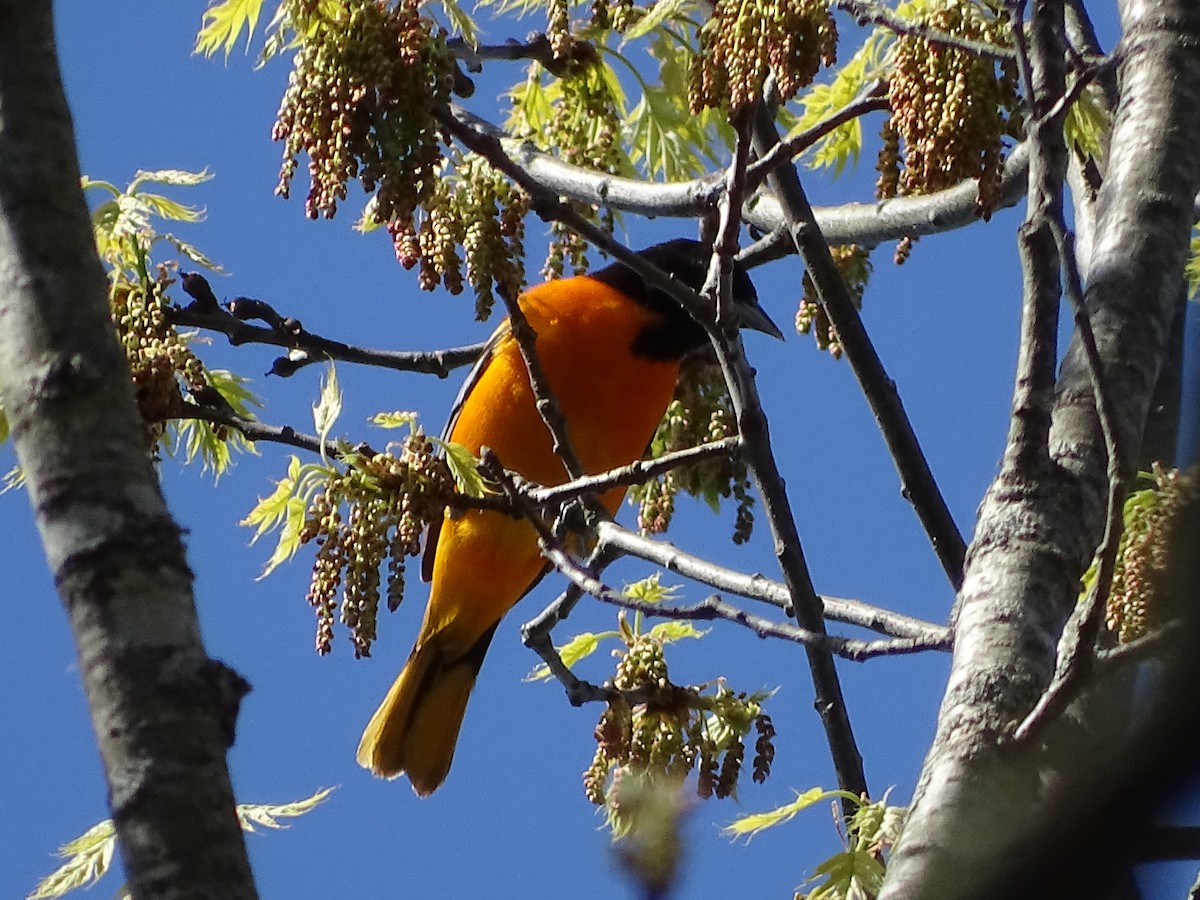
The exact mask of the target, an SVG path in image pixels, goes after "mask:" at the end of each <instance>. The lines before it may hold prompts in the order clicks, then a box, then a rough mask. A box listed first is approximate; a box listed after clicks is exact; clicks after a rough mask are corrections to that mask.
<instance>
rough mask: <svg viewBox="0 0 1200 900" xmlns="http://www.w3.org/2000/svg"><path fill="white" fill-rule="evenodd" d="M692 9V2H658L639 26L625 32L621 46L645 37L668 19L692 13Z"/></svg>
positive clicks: (661, 0)
mask: <svg viewBox="0 0 1200 900" xmlns="http://www.w3.org/2000/svg"><path fill="white" fill-rule="evenodd" d="M692 7H693V2H692V0H658V2H657V3H655V4H654V5H653V6H652V7H650V11H649V12H648V13H646V15H644V16H642V18H641V19H640V20H639V21H638V22H637V24H635V25H634V26H633V27H632V28H630V29H629V30H628V31H626V32H625V38H624V40H622V41H621V45H622V46H624V45H625V44H628V43H629V42H630V41H634V40H637V39H638V38H640V37H645V36H646V35H648V34H649V33H650V32H652V31H653V30H654V29H655V28H657V27H658V26H659V25H662V24H663V23H664V22H666V21H667V19H670V18H672V17H673V16H676V15H682V14H684V13H686V12H688V11H690V10H691V8H692Z"/></svg>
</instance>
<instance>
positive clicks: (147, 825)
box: [0, 0, 256, 900]
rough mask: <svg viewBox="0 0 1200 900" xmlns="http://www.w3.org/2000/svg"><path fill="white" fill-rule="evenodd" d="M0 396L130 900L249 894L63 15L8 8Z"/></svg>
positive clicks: (234, 685)
mask: <svg viewBox="0 0 1200 900" xmlns="http://www.w3.org/2000/svg"><path fill="white" fill-rule="evenodd" d="M0 22H2V23H3V27H0V320H2V321H3V323H4V325H3V327H2V328H0V385H2V386H3V406H4V411H5V414H6V415H7V417H8V419H9V422H10V423H11V425H12V435H13V440H14V444H15V446H16V451H17V456H18V459H19V461H20V465H21V468H22V471H23V472H24V474H25V483H26V487H27V489H28V493H29V498H30V501H31V503H32V504H33V508H34V513H35V517H36V519H37V524H38V528H39V530H40V532H41V535H42V541H43V544H44V546H45V550H46V557H47V560H48V562H49V565H50V569H51V571H52V573H53V575H54V582H55V585H56V587H57V589H58V592H59V594H60V596H61V598H62V602H63V607H64V610H65V612H66V614H67V617H68V619H69V621H70V625H71V631H72V634H73V636H74V639H75V645H76V650H77V652H78V655H79V672H80V675H81V677H82V681H83V688H84V691H85V692H86V694H87V698H88V706H89V708H90V711H91V715H92V726H93V729H94V731H95V734H96V740H97V744H98V745H99V749H100V755H101V758H102V761H103V765H104V773H105V778H106V780H107V784H108V797H109V805H110V807H111V810H112V818H113V823H114V825H115V827H116V833H117V836H118V846H119V848H120V853H121V858H122V860H123V863H124V868H125V873H126V876H127V878H128V880H129V887H130V892H131V894H132V895H133V896H136V897H167V896H180V895H181V894H188V895H191V896H209V897H226V898H231V900H241V898H253V897H255V896H256V892H255V888H254V881H253V877H252V874H251V871H250V864H249V861H248V860H247V857H246V849H245V844H244V842H243V838H242V832H241V829H240V828H239V826H238V821H237V817H236V815H235V814H234V795H233V788H232V786H231V785H230V781H229V771H228V768H227V765H226V759H225V753H226V751H227V750H228V748H229V746H230V745H231V744H232V742H233V738H234V725H235V722H236V719H237V713H238V707H239V703H240V700H241V698H242V696H243V695H244V694H245V693H246V691H248V690H249V685H248V684H247V683H246V682H245V681H244V680H243V679H242V678H241V677H240V676H239V675H238V674H237V673H236V672H234V671H233V670H232V669H229V668H227V667H226V666H224V665H222V664H221V663H219V662H217V661H216V660H213V659H211V658H209V656H208V655H207V654H206V652H205V650H204V646H203V643H202V641H201V638H200V629H199V625H198V623H197V620H196V610H195V605H194V598H193V594H192V573H191V571H190V570H189V569H188V565H187V560H186V556H185V552H184V548H183V544H182V541H181V539H180V528H179V526H178V525H177V524H176V523H175V521H174V520H173V519H172V518H171V515H170V513H169V512H168V510H167V507H166V504H165V501H164V500H163V497H162V493H161V491H160V489H159V484H158V479H157V475H156V473H155V471H154V469H153V466H152V465H151V463H150V459H149V454H148V452H147V448H146V447H145V445H144V440H145V438H144V434H145V432H144V427H143V424H142V422H141V419H140V417H139V416H138V412H137V408H136V405H135V402H134V397H133V388H132V383H131V379H130V374H129V368H128V366H127V365H126V363H125V359H124V356H123V353H122V351H121V348H120V347H119V345H118V343H117V340H116V335H115V333H114V331H113V327H112V323H111V321H110V318H109V308H108V302H107V284H106V279H105V277H104V273H103V271H102V269H101V266H100V261H99V259H98V257H97V255H96V245H95V242H94V238H93V234H92V227H91V220H90V216H89V214H88V209H87V205H86V203H85V202H84V199H83V196H82V192H81V191H80V187H79V185H80V174H79V164H78V161H77V159H76V155H75V135H74V131H73V127H72V124H71V115H70V112H69V110H68V107H67V101H66V97H65V96H64V94H63V88H62V81H61V76H60V74H59V69H58V65H57V60H56V58H55V39H54V31H53V19H52V10H51V4H50V3H48V2H32V3H31V2H25V0H0Z"/></svg>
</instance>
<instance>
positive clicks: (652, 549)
mask: <svg viewBox="0 0 1200 900" xmlns="http://www.w3.org/2000/svg"><path fill="white" fill-rule="evenodd" d="M596 533H597V537H598V540H599V543H598V544H597V549H606V550H610V551H620V552H621V553H625V554H628V555H629V556H635V557H637V558H639V559H643V560H645V561H646V562H650V563H654V564H655V565H657V566H661V567H662V568H664V569H666V570H667V571H669V572H675V573H676V574H678V575H682V576H683V577H685V578H690V579H691V580H693V581H698V582H700V583H701V584H706V585H708V586H709V587H711V588H715V589H716V590H719V591H724V592H726V593H729V594H737V595H738V596H741V597H746V598H748V599H750V600H756V601H759V602H762V603H768V604H770V605H772V606H775V607H777V608H778V609H781V610H783V611H784V613H786V614H787V615H789V616H790V615H792V601H791V596H790V595H789V594H788V589H787V586H786V585H784V584H783V583H781V582H778V581H773V580H771V579H769V578H766V577H765V576H763V575H759V574H753V575H748V574H746V573H744V572H738V571H736V570H734V569H729V568H726V567H725V566H718V565H716V564H715V563H712V562H709V561H708V560H706V559H704V558H702V557H699V556H695V555H693V554H691V553H687V552H685V551H683V550H680V549H679V548H678V547H676V546H675V545H674V544H670V543H668V542H667V541H659V540H652V539H651V538H647V537H642V536H641V535H639V534H635V533H633V532H632V531H629V530H628V529H626V528H623V527H621V526H620V525H618V524H617V523H616V522H611V521H604V522H600V523H599V524H598V525H597V528H596ZM819 599H820V601H821V605H822V607H823V610H824V615H825V618H826V619H829V620H832V621H835V622H842V623H844V624H847V625H855V626H858V627H859V628H866V629H868V630H870V631H875V632H877V633H879V634H883V635H887V636H888V637H894V638H917V639H920V640H923V641H927V642H931V643H938V642H944V643H945V645H946V647H949V643H950V629H948V628H947V627H946V626H944V625H937V624H935V623H933V622H926V621H924V620H922V619H915V618H913V617H911V616H906V615H903V614H901V613H897V612H893V611H891V610H888V609H883V608H881V607H878V606H875V605H873V604H870V603H864V602H862V601H861V600H849V599H845V598H843V597H830V596H826V595H824V594H822V595H819Z"/></svg>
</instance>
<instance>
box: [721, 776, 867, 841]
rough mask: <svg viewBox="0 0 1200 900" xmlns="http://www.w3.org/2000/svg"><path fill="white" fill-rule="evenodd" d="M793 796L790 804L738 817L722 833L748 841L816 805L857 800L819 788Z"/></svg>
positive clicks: (843, 792)
mask: <svg viewBox="0 0 1200 900" xmlns="http://www.w3.org/2000/svg"><path fill="white" fill-rule="evenodd" d="M795 794H796V799H795V800H793V801H792V802H791V803H785V804H783V805H782V806H777V807H775V809H771V810H768V811H767V812H761V813H750V814H749V815H745V816H739V817H738V818H736V819H734V820H733V821H732V822H730V823H729V824H728V825H726V826H725V828H724V829H722V831H723V833H724V834H725V835H727V836H728V837H733V838H739V837H744V838H745V839H746V840H747V841H749V840H752V839H753V838H754V836H755V835H757V834H760V833H761V832H763V831H766V830H767V829H768V828H774V827H775V826H777V825H782V824H784V823H785V822H790V821H791V820H792V819H794V818H795V817H796V816H797V815H799V814H800V813H802V812H803V811H804V810H806V809H808V808H809V807H810V806H814V805H815V804H817V803H822V802H825V801H828V800H836V799H846V800H851V801H857V800H858V798H857V797H855V796H854V795H853V794H848V793H846V792H845V791H826V790H823V789H822V788H819V787H814V788H809V789H808V790H807V791H805V792H804V793H803V794H802V793H800V792H799V791H796V792H795Z"/></svg>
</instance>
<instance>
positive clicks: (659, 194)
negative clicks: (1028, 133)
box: [450, 105, 1028, 247]
mask: <svg viewBox="0 0 1200 900" xmlns="http://www.w3.org/2000/svg"><path fill="white" fill-rule="evenodd" d="M450 118H451V119H452V120H453V121H454V122H456V123H457V124H458V128H452V129H451V131H452V132H453V133H455V134H456V136H458V137H459V139H460V140H462V141H463V143H464V144H465V145H466V146H467V147H468V148H471V142H472V140H476V141H478V140H479V139H482V138H485V137H487V138H491V139H492V140H494V141H495V142H496V146H495V148H494V149H489V150H487V151H486V152H483V153H482V155H484V156H485V158H487V159H488V160H489V161H490V162H492V163H493V165H495V166H496V168H499V169H500V170H501V171H503V172H505V174H507V175H509V177H511V178H513V180H514V181H516V182H517V183H518V184H523V182H522V178H521V177H518V176H517V175H516V174H515V171H519V172H520V173H522V175H523V176H524V178H525V179H526V180H527V181H532V182H533V183H535V184H538V185H540V186H542V187H543V189H544V190H545V191H546V192H547V193H549V194H551V195H553V196H555V197H560V196H561V197H565V198H567V199H570V200H577V201H579V202H581V203H590V204H592V205H595V206H601V207H607V208H609V209H614V210H620V211H622V212H628V213H632V214H634V215H642V216H647V217H649V218H656V217H657V218H665V217H674V218H695V217H698V216H702V215H704V214H705V213H706V212H707V211H711V210H712V209H713V208H714V207H715V205H716V203H717V200H718V198H719V196H720V194H721V190H722V187H721V175H720V174H719V173H713V174H711V175H706V176H704V177H702V178H698V179H694V180H692V181H684V182H666V183H651V182H647V181H644V180H641V179H636V178H622V177H620V176H617V175H608V174H606V173H603V172H596V171H593V170H590V169H583V168H580V167H579V166H573V165H571V164H569V163H565V162H562V161H561V160H559V159H557V158H556V157H554V156H551V155H550V154H548V153H543V152H542V151H540V150H538V149H537V148H536V147H534V146H533V144H531V143H529V142H528V141H518V140H515V139H513V138H511V137H509V136H508V135H507V133H505V132H504V131H503V130H502V129H500V128H497V127H496V126H494V125H491V124H490V123H488V122H486V121H485V120H483V119H481V118H479V117H478V116H475V115H473V114H472V113H469V112H467V111H466V110H464V109H462V108H461V107H458V106H454V105H452V106H451V108H450ZM461 129H467V130H469V131H470V132H472V133H473V135H474V138H472V137H471V136H470V135H466V134H465V133H464V132H463V131H462V130H461ZM472 149H473V148H472ZM498 156H503V157H504V159H505V160H506V164H507V167H506V166H501V165H496V157H498ZM1027 166H1028V151H1027V149H1026V147H1025V145H1024V144H1021V145H1019V146H1017V147H1016V148H1014V149H1013V152H1012V153H1011V154H1009V157H1008V160H1007V161H1006V162H1005V166H1004V174H1003V176H1002V178H1001V182H1000V187H999V189H998V190H997V194H996V196H997V200H996V208H997V209H1003V208H1005V207H1008V206H1012V205H1013V204H1014V203H1016V202H1017V200H1019V199H1020V197H1021V196H1022V194H1023V193H1024V191H1025V176H1026V174H1027V171H1028V169H1027ZM514 170H515V171H514ZM978 197H979V187H978V185H977V184H976V183H975V181H974V180H973V179H967V180H966V181H964V182H962V183H961V184H959V185H957V186H955V187H952V188H947V189H946V190H943V191H938V192H936V193H933V194H929V195H927V196H923V197H898V198H896V199H893V200H888V201H886V202H883V203H878V202H874V201H872V202H871V203H847V204H843V205H841V206H837V207H819V208H816V209H814V210H813V215H814V217H815V219H816V221H817V223H818V224H819V225H820V228H821V231H822V233H823V234H824V235H825V238H826V240H828V241H829V243H831V244H834V245H841V244H862V245H864V246H867V247H874V246H877V245H879V244H882V243H885V242H887V241H895V240H899V239H900V238H902V237H906V236H908V237H921V236H923V235H929V234H940V233H942V232H945V231H952V230H954V229H957V228H962V227H963V226H965V225H969V224H970V223H972V222H975V221H978V219H979V212H978V204H977V202H976V201H977V199H978ZM743 218H744V219H745V221H746V222H747V223H748V224H750V225H753V226H754V227H756V228H759V229H761V230H762V231H764V232H771V231H775V230H777V229H780V228H783V227H785V225H786V223H787V219H786V217H785V216H784V214H783V210H782V209H781V208H780V206H779V202H778V201H777V200H776V199H775V198H774V197H771V196H763V195H756V197H755V199H754V203H753V204H751V205H750V207H749V208H748V209H746V210H744V211H743ZM589 240H590V238H589Z"/></svg>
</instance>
